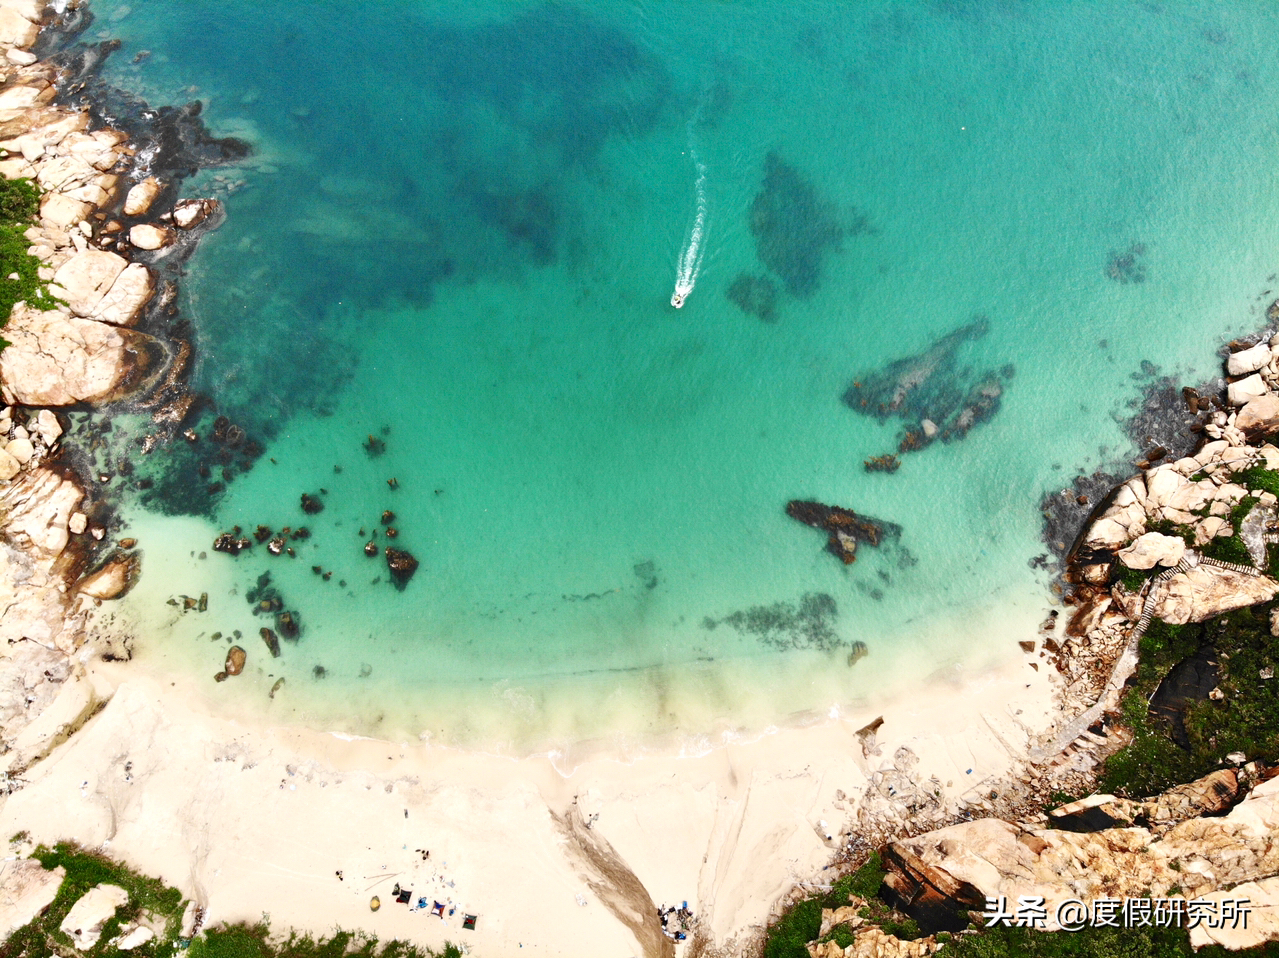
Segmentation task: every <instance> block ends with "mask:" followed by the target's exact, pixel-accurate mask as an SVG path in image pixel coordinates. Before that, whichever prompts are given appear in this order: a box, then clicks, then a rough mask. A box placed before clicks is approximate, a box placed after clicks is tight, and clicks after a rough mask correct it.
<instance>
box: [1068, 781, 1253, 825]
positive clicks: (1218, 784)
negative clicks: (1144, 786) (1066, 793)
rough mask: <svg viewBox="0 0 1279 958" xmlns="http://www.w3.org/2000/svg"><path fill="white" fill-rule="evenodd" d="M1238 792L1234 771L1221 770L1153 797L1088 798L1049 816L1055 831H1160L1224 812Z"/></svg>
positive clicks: (1108, 796)
mask: <svg viewBox="0 0 1279 958" xmlns="http://www.w3.org/2000/svg"><path fill="white" fill-rule="evenodd" d="M1239 789H1240V782H1239V774H1238V773H1237V772H1236V771H1235V770H1234V769H1231V768H1223V769H1218V770H1217V771H1215V772H1212V773H1210V774H1208V775H1205V776H1204V777H1203V778H1200V779H1197V780H1196V781H1193V782H1189V783H1187V784H1185V785H1178V786H1176V787H1175V788H1170V789H1169V790H1168V791H1166V792H1164V793H1163V794H1161V795H1156V796H1155V797H1154V798H1145V799H1129V798H1117V797H1116V796H1114V795H1091V796H1089V797H1088V798H1084V799H1080V800H1079V801H1077V802H1070V803H1069V804H1066V805H1062V806H1060V807H1059V808H1055V809H1053V810H1052V811H1051V812H1049V816H1050V817H1051V819H1052V820H1053V823H1054V824H1055V825H1056V826H1057V827H1058V828H1065V829H1068V830H1069V831H1076V832H1092V831H1100V830H1101V829H1103V828H1123V827H1127V826H1129V825H1142V826H1145V827H1148V828H1150V829H1151V830H1154V831H1160V830H1167V829H1168V828H1171V827H1172V826H1174V825H1177V824H1180V823H1181V822H1184V821H1187V820H1189V819H1191V818H1200V817H1202V816H1204V815H1216V814H1218V813H1221V812H1225V811H1227V810H1228V809H1229V808H1230V807H1231V806H1232V805H1233V804H1234V802H1235V799H1236V798H1237V797H1238V795H1239Z"/></svg>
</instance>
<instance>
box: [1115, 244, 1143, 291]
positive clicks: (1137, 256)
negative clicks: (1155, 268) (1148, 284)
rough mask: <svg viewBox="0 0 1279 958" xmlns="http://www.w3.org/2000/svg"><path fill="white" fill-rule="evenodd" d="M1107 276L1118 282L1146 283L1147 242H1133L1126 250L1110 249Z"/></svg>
mask: <svg viewBox="0 0 1279 958" xmlns="http://www.w3.org/2000/svg"><path fill="white" fill-rule="evenodd" d="M1106 276H1107V278H1109V279H1112V280H1114V281H1115V282H1116V283H1144V282H1145V281H1146V244H1145V243H1133V244H1132V245H1131V246H1129V247H1128V248H1127V249H1126V250H1121V251H1115V250H1113V249H1112V250H1111V251H1110V259H1109V260H1108V261H1107V262H1106Z"/></svg>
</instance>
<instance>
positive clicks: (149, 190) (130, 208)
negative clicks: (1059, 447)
mask: <svg viewBox="0 0 1279 958" xmlns="http://www.w3.org/2000/svg"><path fill="white" fill-rule="evenodd" d="M163 189H164V185H163V184H162V183H161V182H160V181H159V180H157V179H156V178H155V177H154V176H148V177H147V178H146V179H145V180H143V181H142V182H140V183H134V184H133V186H131V187H129V193H128V195H127V196H126V197H125V199H124V215H125V216H141V215H142V214H143V213H145V212H146V211H147V210H149V209H151V204H152V203H154V202H155V198H156V197H157V196H159V195H160V191H161V190H163ZM1258 368H1260V367H1258Z"/></svg>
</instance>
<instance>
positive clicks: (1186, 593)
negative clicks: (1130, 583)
mask: <svg viewBox="0 0 1279 958" xmlns="http://www.w3.org/2000/svg"><path fill="white" fill-rule="evenodd" d="M1277 593H1279V582H1276V581H1275V580H1274V579H1272V578H1270V577H1269V576H1263V575H1255V574H1249V573H1247V572H1241V571H1238V570H1235V569H1226V568H1220V567H1217V566H1211V565H1203V564H1201V565H1198V566H1196V567H1195V568H1193V569H1189V570H1187V571H1186V572H1181V573H1178V574H1177V575H1174V576H1173V577H1172V578H1170V579H1168V580H1167V581H1166V582H1165V583H1164V584H1163V588H1162V590H1161V591H1160V592H1159V594H1158V596H1157V598H1156V601H1155V604H1154V615H1155V617H1156V618H1158V619H1162V620H1163V621H1164V622H1167V623H1168V624H1169V625H1184V624H1185V623H1187V622H1205V621H1207V620H1208V619H1213V618H1216V617H1217V616H1219V615H1221V614H1222V613H1223V612H1229V611H1231V610H1232V609H1242V608H1244V607H1245V606H1249V605H1256V604H1257V603H1258V602H1268V601H1270V600H1271V599H1273V598H1274V597H1275V595H1276V594H1277Z"/></svg>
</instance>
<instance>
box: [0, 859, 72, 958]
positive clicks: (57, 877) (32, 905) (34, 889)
mask: <svg viewBox="0 0 1279 958" xmlns="http://www.w3.org/2000/svg"><path fill="white" fill-rule="evenodd" d="M66 877H67V870H66V869H65V868H63V867H62V866H61V865H59V866H58V867H57V868H54V869H53V870H51V871H46V870H45V868H44V866H43V865H41V864H40V863H39V862H38V861H36V860H35V859H34V858H22V859H18V860H17V861H9V862H5V863H4V864H3V865H0V941H7V940H8V938H9V936H10V935H12V934H13V933H14V932H15V931H17V930H18V929H19V928H21V927H23V926H24V925H27V924H29V923H30V922H31V921H32V920H33V919H34V918H35V917H36V916H37V915H39V914H40V913H41V912H42V911H44V910H45V909H46V908H48V907H49V905H50V904H52V902H53V899H54V898H55V897H56V896H57V894H58V888H59V887H60V886H61V885H62V879H64V878H66Z"/></svg>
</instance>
